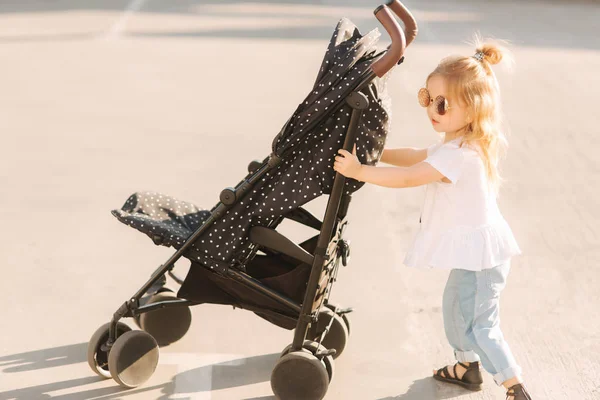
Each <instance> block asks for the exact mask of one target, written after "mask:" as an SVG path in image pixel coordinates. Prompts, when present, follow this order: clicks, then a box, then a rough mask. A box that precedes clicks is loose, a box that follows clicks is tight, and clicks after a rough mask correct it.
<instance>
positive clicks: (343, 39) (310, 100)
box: [113, 19, 391, 272]
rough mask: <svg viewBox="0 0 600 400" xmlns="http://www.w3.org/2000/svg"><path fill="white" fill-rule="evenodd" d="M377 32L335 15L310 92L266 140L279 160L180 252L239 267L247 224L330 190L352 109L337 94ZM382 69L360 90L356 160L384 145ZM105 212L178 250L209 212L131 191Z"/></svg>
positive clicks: (221, 267) (371, 50) (347, 89)
mask: <svg viewBox="0 0 600 400" xmlns="http://www.w3.org/2000/svg"><path fill="white" fill-rule="evenodd" d="M379 36H380V34H379V32H378V31H377V30H373V31H371V32H369V33H368V34H366V35H365V36H362V35H361V34H360V33H359V31H358V29H357V28H356V26H355V25H354V24H352V23H351V22H350V21H349V20H347V19H342V20H340V22H339V23H338V25H337V27H336V29H335V31H334V33H333V36H332V39H331V41H330V43H329V46H328V49H327V51H326V53H325V57H324V59H323V62H322V64H321V68H320V70H319V74H318V76H317V79H316V82H315V85H314V87H313V89H312V91H311V92H310V93H309V95H308V96H307V97H306V98H305V100H304V101H303V102H302V103H301V104H300V106H299V107H298V109H297V110H296V111H295V113H294V114H293V115H292V117H291V118H290V119H289V120H288V122H287V123H286V124H285V126H284V128H283V129H282V130H281V132H280V133H279V134H278V135H277V136H276V137H275V139H274V141H273V143H272V150H273V153H274V154H275V155H277V156H279V157H281V159H282V160H281V163H279V164H278V165H277V166H276V167H274V168H273V169H271V170H270V171H268V172H267V173H266V174H265V175H264V176H263V177H262V178H261V180H260V181H258V182H257V183H256V184H255V185H254V186H253V187H252V188H251V190H250V191H249V192H248V194H247V195H246V196H245V198H243V199H242V200H240V201H239V202H237V203H236V204H234V205H232V206H231V208H230V209H229V210H228V211H226V213H225V215H224V216H223V217H222V218H221V219H219V220H217V221H216V222H215V223H213V224H212V225H211V226H210V227H208V229H207V230H206V232H204V233H203V234H202V236H201V237H200V238H199V239H198V240H196V242H195V243H194V244H193V245H192V246H190V247H189V248H188V250H187V251H186V253H185V256H186V257H187V258H189V259H190V260H192V261H194V262H197V263H200V264H203V265H205V266H207V267H210V268H212V269H214V270H216V271H217V272H225V271H226V270H227V268H229V267H232V266H233V267H235V266H240V265H241V262H240V260H243V259H244V258H245V257H246V256H247V255H248V254H249V252H250V246H249V245H250V243H249V239H248V232H249V229H250V228H251V227H252V226H255V225H261V226H268V225H269V224H270V223H271V222H272V221H274V220H275V219H277V218H279V217H280V216H283V215H285V214H287V213H288V212H290V211H292V210H293V209H295V208H298V207H301V206H302V205H304V204H305V203H307V202H309V201H311V200H313V199H315V198H316V197H319V196H320V195H322V194H330V193H331V190H332V187H333V181H334V178H335V175H336V172H335V171H334V170H333V162H334V158H335V156H336V155H337V151H338V149H340V148H342V146H343V142H344V138H345V135H346V131H347V128H348V126H349V122H350V115H351V110H352V109H351V107H350V106H349V105H348V104H346V103H345V101H344V100H345V98H346V96H348V95H349V94H350V93H351V92H352V91H354V90H356V88H357V86H358V84H359V82H360V81H361V78H362V77H363V76H364V74H365V72H367V71H368V70H369V68H370V66H371V63H372V59H373V58H374V56H375V55H376V44H377V41H378V39H379ZM388 75H389V74H388ZM388 75H386V76H385V77H384V78H374V79H373V80H372V81H371V82H370V83H368V85H365V86H364V87H363V88H362V89H361V90H360V91H361V93H363V94H364V95H365V96H367V98H368V100H369V107H368V108H367V109H366V110H364V112H363V116H362V118H361V120H360V123H359V126H358V131H357V136H356V148H357V156H358V158H359V160H360V161H361V163H363V164H367V165H375V164H376V163H377V162H378V161H379V159H380V157H381V153H382V152H383V148H384V145H385V139H386V136H387V132H388V128H389V122H390V120H389V110H390V106H391V101H390V99H389V97H388V96H387V92H386V89H385V81H386V79H387V76H388ZM312 126H314V127H312ZM307 127H311V128H310V129H307ZM250 175H251V174H250ZM250 175H248V176H247V177H249V176H250ZM363 184H364V183H362V182H358V181H355V180H353V179H347V180H346V187H345V192H346V193H352V192H354V191H356V190H357V189H359V188H360V187H362V185H363ZM113 215H115V216H116V217H117V218H118V219H119V220H120V221H121V222H123V223H126V224H128V225H130V226H132V227H134V228H136V229H138V230H140V231H142V232H144V233H146V234H147V235H148V236H150V237H151V238H152V239H153V240H154V241H155V243H157V244H162V245H165V246H173V247H175V248H179V247H181V246H182V245H183V244H184V242H185V240H186V239H187V238H188V237H189V236H190V235H191V234H192V233H193V232H194V231H195V230H196V229H197V228H198V227H199V226H200V225H201V224H202V222H203V221H205V220H206V219H207V218H208V217H209V216H210V212H209V211H206V210H202V209H200V208H198V207H196V206H195V205H193V204H191V203H187V202H183V201H179V200H176V199H173V198H170V197H168V196H166V195H162V194H159V193H150V192H142V193H135V194H134V195H132V196H131V197H130V198H129V199H128V200H127V202H126V203H125V205H124V206H123V207H122V208H121V209H120V210H113Z"/></svg>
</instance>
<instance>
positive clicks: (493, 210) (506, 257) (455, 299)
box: [333, 42, 531, 400]
mask: <svg viewBox="0 0 600 400" xmlns="http://www.w3.org/2000/svg"><path fill="white" fill-rule="evenodd" d="M503 55H507V54H506V50H505V49H504V48H502V47H500V46H497V45H495V44H492V43H481V42H480V43H479V44H478V45H477V49H476V52H475V55H474V56H469V57H463V56H455V57H449V58H446V59H444V60H442V61H441V62H440V64H439V65H438V66H437V68H436V69H435V70H434V71H433V72H432V73H431V74H429V76H428V77H427V81H426V85H425V86H426V87H424V88H422V89H421V90H419V93H418V100H419V104H420V105H421V106H423V107H425V108H426V109H427V116H428V117H429V121H430V122H431V124H432V125H433V129H435V130H436V131H437V132H445V135H444V139H443V140H441V141H440V142H439V143H436V144H434V145H433V146H430V147H429V148H427V149H414V148H399V149H385V150H384V152H383V154H382V157H381V161H382V162H384V163H387V164H391V165H394V166H395V167H373V166H368V165H361V164H360V162H359V160H358V158H357V157H356V154H355V152H354V153H353V154H350V153H349V152H347V151H345V150H343V149H341V150H339V151H338V152H339V153H340V155H338V156H336V157H335V162H334V167H333V168H334V170H335V171H337V172H339V173H341V174H342V175H344V176H346V177H350V178H353V179H356V180H359V181H362V182H367V183H372V184H376V185H380V186H385V187H393V188H403V187H414V186H420V185H427V186H426V194H425V203H424V206H423V210H422V213H421V219H420V229H419V232H418V234H417V236H416V238H415V240H414V242H413V244H412V246H411V248H410V250H409V251H408V253H407V255H406V258H405V260H404V264H406V265H408V266H413V267H436V268H442V269H450V270H451V271H450V274H449V277H448V282H447V284H446V288H445V290H444V296H443V316H444V327H445V331H446V336H447V338H448V341H449V342H450V345H451V346H452V347H453V348H454V355H455V357H456V360H457V361H458V363H457V364H455V365H454V366H451V367H450V368H449V367H444V368H441V369H439V370H437V371H434V374H433V377H434V378H435V379H437V380H439V381H443V382H448V383H452V384H457V385H460V386H463V387H465V388H467V389H470V390H481V388H482V383H483V379H482V375H481V372H480V368H479V363H480V362H481V364H482V365H483V368H484V369H485V370H486V371H488V372H489V373H490V374H492V375H493V377H494V381H495V382H496V383H497V384H498V385H500V384H502V385H503V386H504V387H505V388H506V389H507V399H509V400H530V399H531V396H530V395H529V393H528V392H527V390H526V388H525V386H524V384H523V380H522V377H521V368H520V367H519V365H517V362H516V361H515V358H514V357H513V354H512V353H511V351H510V348H509V346H508V344H507V343H506V341H505V340H504V337H503V335H502V332H501V331H500V318H499V307H500V305H499V295H500V292H501V291H502V289H503V288H504V286H505V285H506V278H507V276H508V272H509V270H510V260H511V257H512V256H514V255H518V254H520V252H521V251H520V249H519V246H518V245H517V243H516V241H515V238H514V237H513V233H512V231H511V229H510V227H509V226H508V224H507V222H506V221H505V220H504V218H503V216H502V214H501V213H500V210H499V209H498V205H497V202H496V196H497V192H498V187H499V183H500V176H499V173H498V168H497V161H498V158H499V152H500V150H501V148H502V147H505V146H506V139H505V137H504V135H503V133H502V132H501V130H500V110H499V105H500V102H499V88H498V82H497V80H496V77H495V75H494V73H493V71H492V69H491V65H492V64H497V63H498V62H500V60H501V59H502V57H503Z"/></svg>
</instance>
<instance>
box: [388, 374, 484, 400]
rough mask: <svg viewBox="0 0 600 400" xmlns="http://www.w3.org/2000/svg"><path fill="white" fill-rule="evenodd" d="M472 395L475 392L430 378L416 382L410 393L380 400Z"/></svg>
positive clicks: (449, 397) (433, 399)
mask: <svg viewBox="0 0 600 400" xmlns="http://www.w3.org/2000/svg"><path fill="white" fill-rule="evenodd" d="M472 393H473V392H471V391H468V390H466V389H463V388H460V387H458V386H451V385H447V384H443V383H439V382H437V381H436V380H435V379H433V378H432V377H430V376H428V377H426V378H422V379H419V380H416V381H414V382H413V383H412V385H410V387H409V388H408V391H407V392H406V393H404V394H401V395H398V396H394V397H382V398H380V399H378V400H423V399H428V400H443V399H453V398H455V397H460V396H464V395H467V394H472Z"/></svg>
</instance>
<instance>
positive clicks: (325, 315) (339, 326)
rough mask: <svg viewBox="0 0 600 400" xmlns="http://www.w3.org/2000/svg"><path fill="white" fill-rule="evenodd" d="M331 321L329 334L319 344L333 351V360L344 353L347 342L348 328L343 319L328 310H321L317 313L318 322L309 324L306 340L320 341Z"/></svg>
mask: <svg viewBox="0 0 600 400" xmlns="http://www.w3.org/2000/svg"><path fill="white" fill-rule="evenodd" d="M332 319H333V321H332V323H331V326H330V327H329V332H327V334H326V335H325V338H324V339H323V340H322V341H321V344H322V345H323V346H325V348H327V349H335V354H334V355H333V358H334V359H336V358H338V357H339V356H340V355H341V354H342V353H343V351H344V348H345V347H346V343H347V342H348V328H347V326H346V323H345V322H344V320H343V318H342V317H340V316H339V315H337V314H336V313H334V312H333V311H331V310H330V309H329V308H323V309H322V310H321V312H320V313H319V320H318V321H317V323H316V324H311V326H310V328H309V329H308V332H307V334H306V338H307V339H309V340H313V341H316V342H318V341H320V337H321V335H322V334H323V332H324V331H325V329H326V328H327V326H329V322H330V321H331V320H332Z"/></svg>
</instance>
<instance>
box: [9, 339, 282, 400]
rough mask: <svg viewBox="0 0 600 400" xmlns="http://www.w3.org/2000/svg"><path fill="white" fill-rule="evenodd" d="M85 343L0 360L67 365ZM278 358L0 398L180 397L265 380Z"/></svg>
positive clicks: (48, 387)
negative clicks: (154, 381) (145, 381)
mask: <svg viewBox="0 0 600 400" xmlns="http://www.w3.org/2000/svg"><path fill="white" fill-rule="evenodd" d="M86 347H87V344H86V343H83V344H77V345H72V346H63V347H58V348H56V349H49V350H50V351H49V350H40V351H35V352H29V353H22V354H15V355H13V356H7V357H2V358H1V359H0V361H7V360H8V361H9V362H10V361H12V360H16V361H14V363H18V362H22V361H23V360H25V361H29V362H28V363H26V364H24V366H17V367H14V368H16V369H14V370H13V371H11V372H18V371H26V370H30V369H40V368H46V367H51V366H58V365H67V364H72V363H76V362H84V361H86V355H85V349H86ZM61 349H62V351H61ZM65 349H66V350H67V354H69V355H76V356H74V357H61V358H58V359H57V358H56V357H57V354H65V351H64V350H65ZM43 354H45V355H48V354H52V355H53V357H54V358H55V359H56V360H57V361H54V359H52V357H48V356H46V357H42V355H43ZM58 357H59V356H58ZM278 359H279V353H273V354H266V355H261V356H254V357H248V358H240V359H237V360H231V361H226V362H222V363H218V364H211V365H204V366H202V367H198V368H194V369H191V370H188V371H184V372H181V373H179V374H177V375H175V376H174V377H173V378H172V380H171V381H170V382H166V383H163V384H158V385H154V386H148V387H141V388H138V389H124V388H122V387H120V386H117V384H116V383H114V382H112V383H113V385H111V386H109V387H101V388H95V389H89V390H81V391H78V392H75V393H69V394H64V395H52V396H50V395H49V394H48V393H50V392H54V391H59V390H68V389H72V388H75V387H77V386H85V385H89V384H93V383H100V382H106V380H105V379H102V378H100V377H98V376H88V377H82V378H76V379H71V380H66V381H59V382H53V383H47V384H42V385H37V386H31V387H26V388H19V389H15V390H9V391H6V392H0V399H12V400H36V399H47V398H56V399H61V400H83V399H90V398H94V399H97V400H100V399H102V400H111V399H114V400H116V399H122V398H124V397H126V396H128V395H134V394H139V393H145V392H149V391H155V390H158V391H160V392H161V393H162V394H158V393H157V396H160V397H157V399H158V400H174V399H180V398H181V395H186V394H191V393H199V392H210V391H211V390H220V389H227V388H233V387H239V386H245V385H252V384H255V383H260V382H265V381H268V380H269V379H270V376H271V370H272V369H273V367H274V366H275V363H276V362H277V360H278ZM4 365H9V364H4ZM30 366H33V367H30ZM86 367H87V365H86ZM159 368H160V364H159ZM90 373H91V371H90ZM270 399H274V397H272V396H263V397H255V398H252V399H246V400H270Z"/></svg>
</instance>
